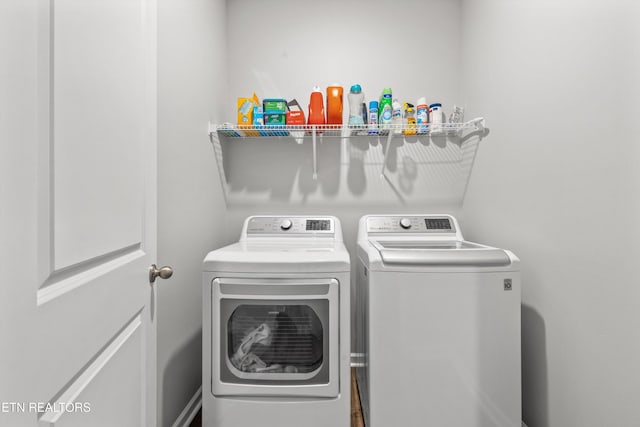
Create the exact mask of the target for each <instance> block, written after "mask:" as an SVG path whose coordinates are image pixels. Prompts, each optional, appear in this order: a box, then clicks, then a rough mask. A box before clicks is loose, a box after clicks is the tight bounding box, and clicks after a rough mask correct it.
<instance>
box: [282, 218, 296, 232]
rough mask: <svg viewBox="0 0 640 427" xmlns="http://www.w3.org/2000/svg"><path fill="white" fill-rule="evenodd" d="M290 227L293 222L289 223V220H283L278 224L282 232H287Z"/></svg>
mask: <svg viewBox="0 0 640 427" xmlns="http://www.w3.org/2000/svg"><path fill="white" fill-rule="evenodd" d="M292 225H293V222H291V220H290V219H285V220H283V221H282V222H281V223H280V228H282V229H283V230H288V229H290V228H291V226H292Z"/></svg>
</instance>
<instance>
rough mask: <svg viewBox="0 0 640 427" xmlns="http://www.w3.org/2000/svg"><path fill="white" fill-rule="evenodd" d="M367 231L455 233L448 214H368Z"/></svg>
mask: <svg viewBox="0 0 640 427" xmlns="http://www.w3.org/2000/svg"><path fill="white" fill-rule="evenodd" d="M367 232H368V233H450V234H455V233H456V225H455V222H454V221H453V218H451V217H448V216H370V217H368V218H367Z"/></svg>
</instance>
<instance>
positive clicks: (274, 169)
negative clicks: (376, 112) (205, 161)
mask: <svg viewBox="0 0 640 427" xmlns="http://www.w3.org/2000/svg"><path fill="white" fill-rule="evenodd" d="M486 133H488V129H484V132H472V133H470V134H468V135H466V136H465V137H460V136H455V135H449V136H444V135H440V136H432V137H431V138H430V137H429V136H418V135H414V136H406V137H403V136H396V137H394V138H392V140H391V141H388V140H387V137H385V136H379V135H378V136H362V137H355V138H339V137H337V138H335V137H331V136H329V137H326V138H325V137H323V136H319V137H318V140H317V151H316V152H315V154H316V156H315V158H314V150H313V145H312V143H311V141H310V138H309V137H308V136H307V137H304V138H302V137H300V138H293V137H284V138H277V137H265V138H227V137H224V136H223V137H222V138H219V137H217V136H213V137H212V138H211V142H212V144H213V146H214V152H215V155H216V157H217V162H218V166H219V170H220V172H221V177H220V178H221V181H222V182H223V186H224V191H225V198H226V202H227V203H228V204H231V205H246V204H251V205H255V204H256V203H259V202H271V203H288V204H291V203H299V204H301V205H304V204H314V203H315V204H317V203H320V204H324V203H326V202H327V201H332V202H337V203H342V204H353V203H354V202H356V203H357V204H358V205H362V204H363V203H365V204H366V203H374V204H376V205H379V204H393V205H396V204H398V203H400V204H403V205H404V204H408V203H411V202H418V203H430V204H434V203H437V204H440V205H443V204H450V205H456V206H458V205H460V204H461V203H462V200H463V199H464V195H465V192H466V188H467V184H468V180H469V177H470V174H471V169H472V167H473V163H474V160H475V157H476V153H477V149H478V144H479V141H480V140H481V139H482V138H483V137H484V136H486ZM296 142H301V143H300V144H298V143H296ZM314 160H315V165H316V166H317V176H315V177H314V174H313V172H314V170H316V168H314ZM383 172H384V173H383Z"/></svg>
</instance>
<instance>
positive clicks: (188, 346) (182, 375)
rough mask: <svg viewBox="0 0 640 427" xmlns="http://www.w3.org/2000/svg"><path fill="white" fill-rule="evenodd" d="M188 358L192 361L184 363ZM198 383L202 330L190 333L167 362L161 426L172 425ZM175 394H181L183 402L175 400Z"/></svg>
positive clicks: (163, 383)
mask: <svg viewBox="0 0 640 427" xmlns="http://www.w3.org/2000/svg"><path fill="white" fill-rule="evenodd" d="M189 360H191V361H192V363H185V361H189ZM200 384H202V330H198V332H197V333H196V334H194V335H192V336H191V338H189V340H188V341H187V342H186V343H185V345H183V346H182V347H180V349H179V350H178V351H177V352H175V353H174V354H173V355H172V356H171V358H170V359H169V361H168V362H167V365H166V368H165V370H164V373H163V381H162V396H161V397H160V405H161V407H162V420H161V425H162V426H163V427H170V426H172V425H173V423H174V422H175V421H176V419H177V418H178V416H179V415H180V413H181V412H182V411H183V410H184V408H185V406H186V405H187V403H189V400H190V399H191V398H192V397H193V395H194V394H195V393H196V391H197V390H198V388H199V387H200ZM175 396H183V397H184V399H185V400H184V402H179V401H176V399H175Z"/></svg>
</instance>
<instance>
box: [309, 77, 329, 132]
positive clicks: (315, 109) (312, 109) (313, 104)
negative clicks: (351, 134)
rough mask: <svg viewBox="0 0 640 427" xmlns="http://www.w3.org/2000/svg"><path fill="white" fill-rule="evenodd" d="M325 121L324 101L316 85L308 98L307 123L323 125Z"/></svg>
mask: <svg viewBox="0 0 640 427" xmlns="http://www.w3.org/2000/svg"><path fill="white" fill-rule="evenodd" d="M325 123H326V120H325V118H324V101H323V100H322V92H321V91H320V88H319V87H318V86H315V87H314V88H313V92H311V98H310V99H309V119H308V120H307V124H310V125H323V124H325Z"/></svg>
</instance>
